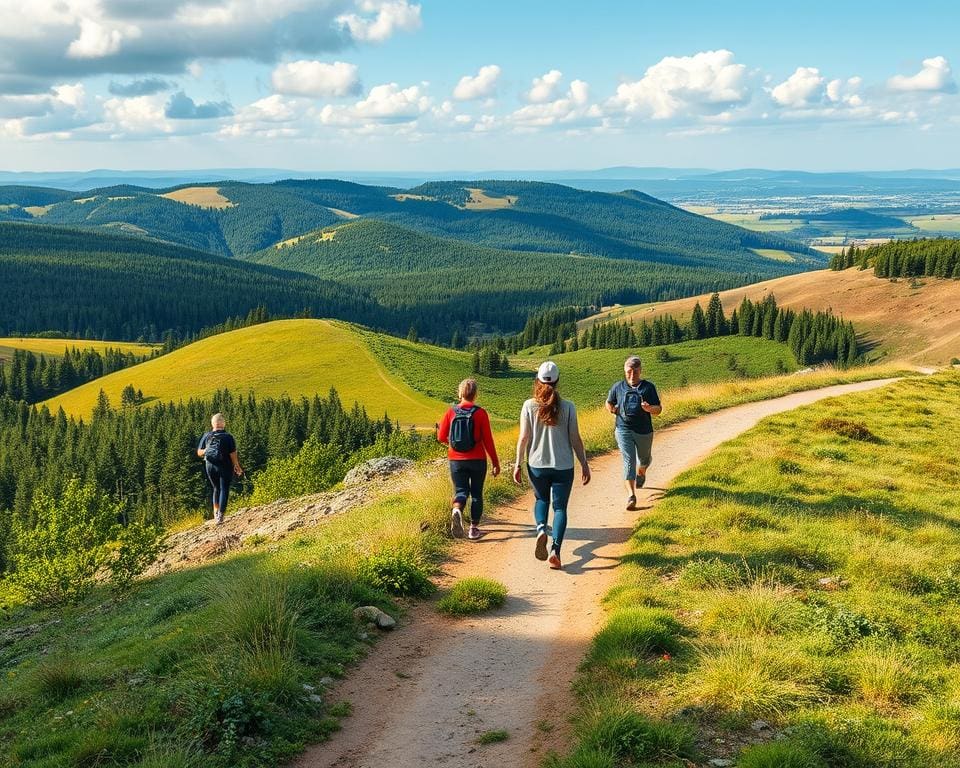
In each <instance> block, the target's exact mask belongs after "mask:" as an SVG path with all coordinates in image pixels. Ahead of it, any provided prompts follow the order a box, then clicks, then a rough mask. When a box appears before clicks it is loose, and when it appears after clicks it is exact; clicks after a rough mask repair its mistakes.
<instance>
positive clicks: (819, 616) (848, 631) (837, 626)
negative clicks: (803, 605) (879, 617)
mask: <svg viewBox="0 0 960 768" xmlns="http://www.w3.org/2000/svg"><path fill="white" fill-rule="evenodd" d="M813 626H814V627H815V628H817V629H820V630H822V631H823V632H824V633H825V634H826V635H827V636H828V637H829V638H830V640H831V641H832V642H833V644H834V646H835V647H837V648H849V647H850V646H852V645H854V644H855V643H858V642H860V640H861V639H862V638H864V637H867V636H869V635H872V634H874V631H875V630H874V626H873V624H871V623H870V620H869V619H868V618H867V617H866V616H863V615H861V614H859V613H856V612H855V611H852V610H850V609H849V608H847V607H846V606H845V605H818V606H816V607H815V608H814V609H813Z"/></svg>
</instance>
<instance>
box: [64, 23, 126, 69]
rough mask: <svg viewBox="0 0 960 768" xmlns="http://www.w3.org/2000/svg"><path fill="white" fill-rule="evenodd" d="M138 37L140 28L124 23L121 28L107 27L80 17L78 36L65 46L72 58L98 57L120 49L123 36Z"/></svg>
mask: <svg viewBox="0 0 960 768" xmlns="http://www.w3.org/2000/svg"><path fill="white" fill-rule="evenodd" d="M137 37H140V28H139V27H136V26H133V25H126V26H125V28H124V29H123V30H121V29H119V28H117V27H112V28H111V27H108V26H105V25H103V24H100V23H98V22H96V21H94V20H93V19H86V18H85V19H80V36H79V37H78V38H77V39H76V40H74V41H73V42H72V43H70V45H69V46H68V47H67V56H69V57H70V58H72V59H99V58H102V57H104V56H110V55H112V54H115V53H117V52H118V51H119V50H120V45H121V43H122V42H123V40H124V38H127V39H131V38H137Z"/></svg>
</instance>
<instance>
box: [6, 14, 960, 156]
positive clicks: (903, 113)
mask: <svg viewBox="0 0 960 768" xmlns="http://www.w3.org/2000/svg"><path fill="white" fill-rule="evenodd" d="M958 28H960V11H958V10H955V8H954V6H953V5H952V4H951V3H948V2H914V3H909V4H907V3H892V2H870V3H867V2H843V3H837V2H833V3H826V2H808V3H804V4H802V5H801V4H790V5H787V4H771V3H759V2H737V3H716V2H701V1H700V0H696V1H695V2H684V3H663V2H656V3H653V2H645V1H636V2H602V1H600V2H593V3H584V2H564V1H562V0H554V1H553V2H542V1H541V0H514V1H513V2H503V1H501V0H487V1H485V2H473V3H465V2H455V1H454V0H421V2H419V3H418V2H414V0H35V2H33V3H30V4H24V3H22V2H21V0H0V169H3V170H83V169H89V168H94V167H111V168H119V169H142V168H204V167H205V168H209V167H251V166H256V167H267V166H270V167H282V168H291V169H298V170H317V171H335V170H407V169H409V170H414V169H416V170H431V169H434V170H450V169H463V170H483V169H498V170H504V169H511V168H516V169H537V168H540V169H559V168H574V169H578V168H596V167H604V166H611V165H668V166H681V167H711V168H733V167H744V166H752V167H770V168H799V169H808V170H828V169H829V170H836V169H880V168H909V167H935V168H945V167H957V166H960V149H958V147H960V141H958V138H960V95H958V92H957V90H958V89H957V82H956V75H955V74H954V71H953V65H954V64H955V63H956V62H958V61H960V51H958V50H957V49H958V47H960V42H958V40H957V36H956V30H957V29H958Z"/></svg>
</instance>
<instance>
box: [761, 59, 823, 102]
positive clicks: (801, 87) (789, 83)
mask: <svg viewBox="0 0 960 768" xmlns="http://www.w3.org/2000/svg"><path fill="white" fill-rule="evenodd" d="M770 95H771V97H773V100H774V101H775V102H776V103H777V104H779V105H780V106H781V107H792V108H794V109H800V108H802V107H808V106H810V105H811V104H813V103H816V102H819V101H821V100H822V99H823V96H824V79H823V77H821V75H820V70H819V69H817V68H816V67H797V69H796V71H795V72H794V73H793V74H792V75H790V77H788V78H787V79H786V80H784V81H783V82H782V83H780V84H779V85H778V86H776V87H775V88H774V89H773V90H772V91H771V92H770Z"/></svg>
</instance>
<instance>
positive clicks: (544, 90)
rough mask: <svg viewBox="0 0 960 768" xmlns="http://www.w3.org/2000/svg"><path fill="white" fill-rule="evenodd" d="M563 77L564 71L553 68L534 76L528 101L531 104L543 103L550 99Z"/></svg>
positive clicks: (527, 96) (527, 97)
mask: <svg viewBox="0 0 960 768" xmlns="http://www.w3.org/2000/svg"><path fill="white" fill-rule="evenodd" d="M562 79H563V73H562V72H561V71H560V70H558V69H551V70H550V71H549V72H547V73H546V74H545V75H543V76H541V77H535V78H533V85H532V86H531V87H530V90H529V91H527V95H526V99H527V101H529V102H530V103H531V104H543V103H545V102H548V101H550V100H551V99H552V98H553V96H554V93H555V92H556V90H557V86H559V85H560V81H561V80H562Z"/></svg>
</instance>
